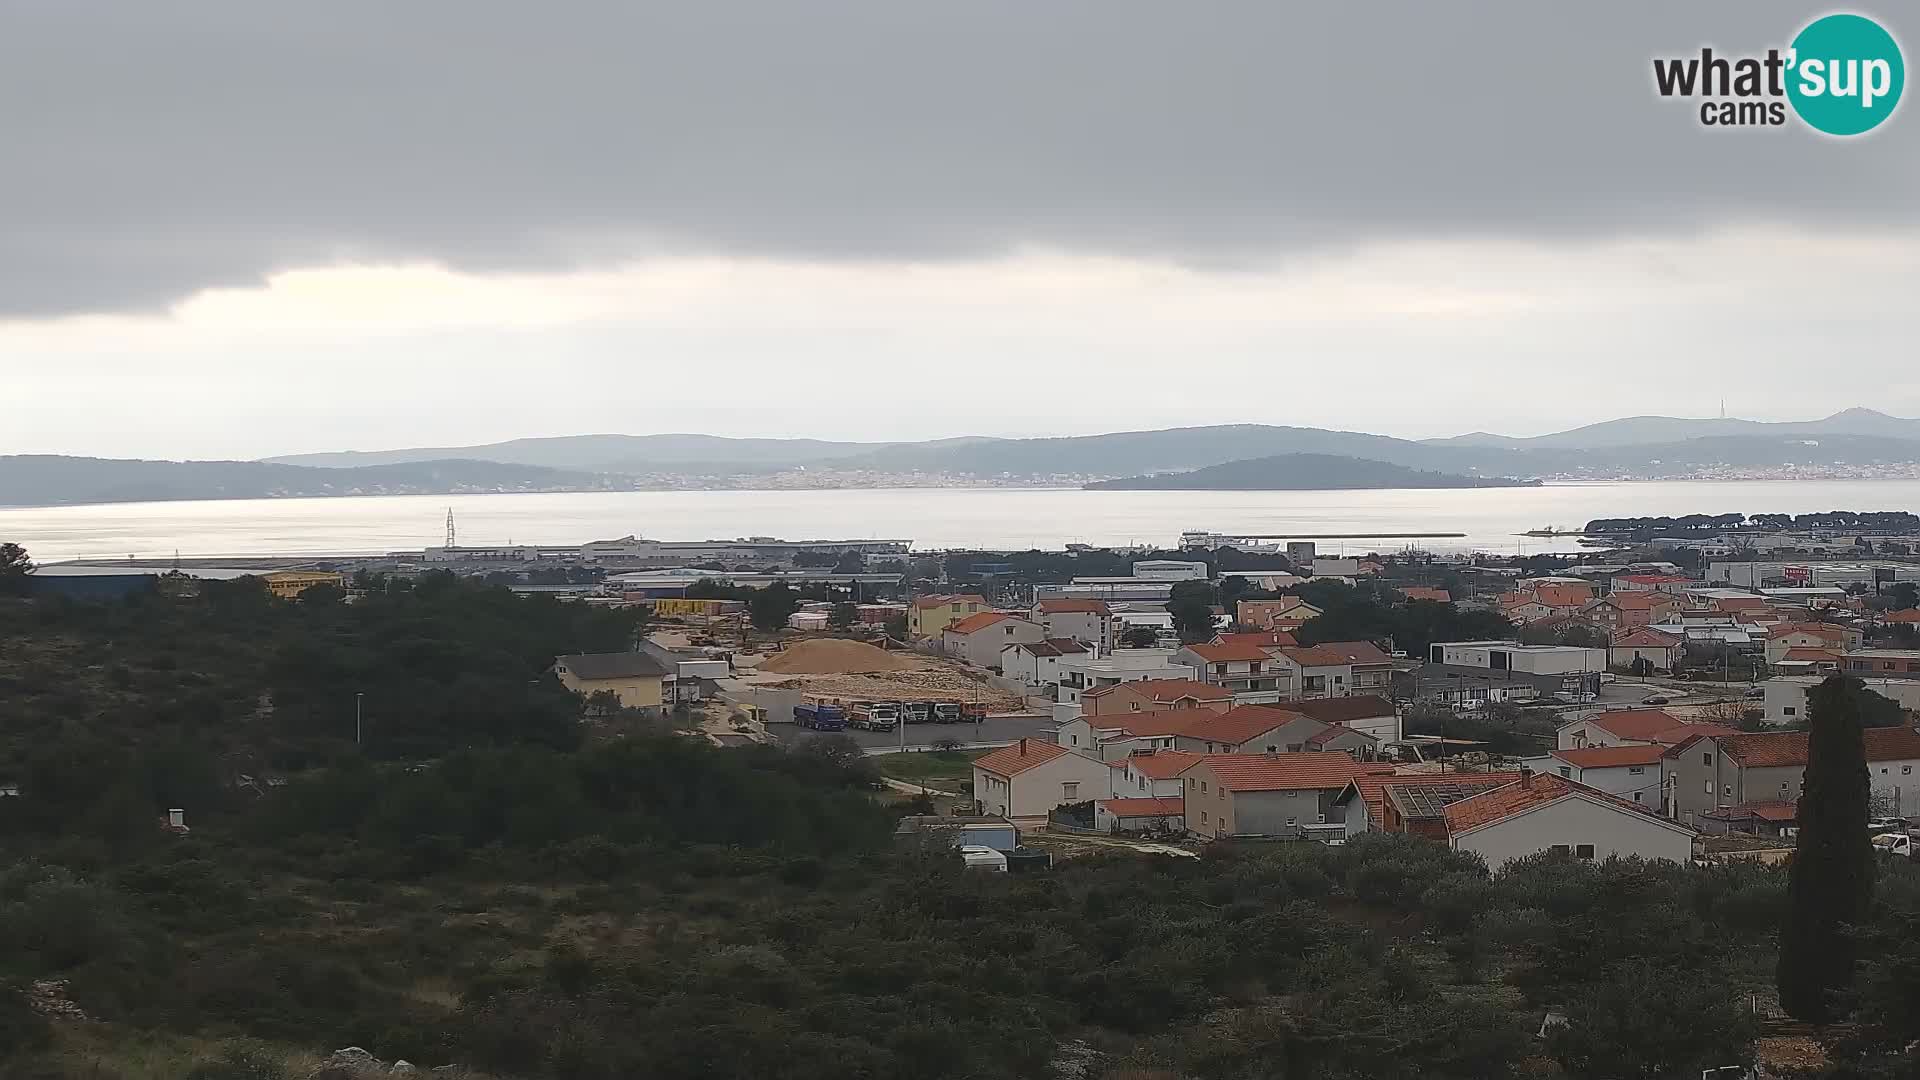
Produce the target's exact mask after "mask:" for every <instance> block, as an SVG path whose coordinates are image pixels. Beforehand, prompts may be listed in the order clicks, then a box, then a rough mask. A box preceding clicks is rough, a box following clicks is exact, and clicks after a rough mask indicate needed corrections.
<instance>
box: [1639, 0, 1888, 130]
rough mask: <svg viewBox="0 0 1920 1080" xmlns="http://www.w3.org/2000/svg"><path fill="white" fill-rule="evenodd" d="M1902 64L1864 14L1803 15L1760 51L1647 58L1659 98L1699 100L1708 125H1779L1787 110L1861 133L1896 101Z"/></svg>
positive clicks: (1811, 122)
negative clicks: (1778, 44)
mask: <svg viewBox="0 0 1920 1080" xmlns="http://www.w3.org/2000/svg"><path fill="white" fill-rule="evenodd" d="M1906 83H1907V66H1906V63H1905V62H1904V61H1903V60H1902V59H1901V56H1900V43H1899V42H1897V41H1895V40H1894V39H1893V35H1892V34H1889V33H1888V32H1887V31H1886V28H1885V27H1883V26H1881V25H1880V24H1879V23H1877V22H1874V21H1873V20H1872V19H1869V18H1867V17H1866V16H1864V15H1850V14H1841V15H1827V16H1823V17H1821V18H1818V19H1815V20H1814V21H1812V22H1810V23H1808V24H1807V25H1806V26H1805V27H1803V28H1802V29H1801V31H1800V32H1799V33H1798V34H1796V35H1794V38H1793V43H1792V44H1791V45H1789V46H1787V48H1785V49H1768V50H1767V52H1766V55H1765V56H1737V57H1730V56H1721V55H1718V54H1716V53H1715V52H1714V51H1713V49H1711V48H1703V49H1701V50H1700V55H1698V56H1679V57H1661V58H1656V59H1655V60H1654V62H1653V85H1654V89H1655V90H1657V91H1659V94H1660V96H1661V97H1663V98H1685V99H1688V100H1698V101H1699V102H1700V105H1699V110H1700V111H1699V117H1700V123H1701V124H1703V125H1705V126H1707V127H1777V126H1780V125H1783V124H1785V123H1786V122H1787V117H1788V116H1789V115H1790V114H1789V109H1791V115H1793V116H1798V117H1799V118H1800V121H1801V122H1802V123H1804V124H1806V125H1807V126H1808V127H1811V128H1813V129H1814V130H1815V131H1820V132H1824V133H1826V134H1828V135H1863V134H1865V133H1867V132H1869V131H1872V130H1873V129H1874V128H1876V127H1879V126H1880V125H1881V124H1882V123H1884V122H1885V121H1886V119H1887V118H1888V117H1889V116H1892V115H1893V110H1894V109H1895V108H1897V107H1899V104H1900V91H1901V90H1903V89H1904V88H1905V87H1906Z"/></svg>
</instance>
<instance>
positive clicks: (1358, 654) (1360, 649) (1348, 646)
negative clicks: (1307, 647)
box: [1314, 641, 1393, 665]
mask: <svg viewBox="0 0 1920 1080" xmlns="http://www.w3.org/2000/svg"><path fill="white" fill-rule="evenodd" d="M1314 649H1315V650H1317V651H1320V652H1334V653H1339V654H1340V655H1341V656H1344V657H1346V661H1345V662H1346V663H1349V664H1363V665H1364V664H1390V663H1392V662H1393V657H1391V656H1388V655H1387V654H1386V653H1383V652H1381V651H1380V646H1378V645H1375V644H1374V643H1373V642H1371V641H1323V642H1321V643H1320V644H1318V645H1315V646H1314Z"/></svg>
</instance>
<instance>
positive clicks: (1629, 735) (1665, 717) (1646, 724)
mask: <svg viewBox="0 0 1920 1080" xmlns="http://www.w3.org/2000/svg"><path fill="white" fill-rule="evenodd" d="M1586 721H1587V723H1589V724H1592V725H1593V726H1594V727H1597V728H1599V729H1600V730H1602V731H1605V732H1607V733H1608V734H1610V735H1612V736H1614V737H1615V738H1620V739H1637V740H1641V741H1647V740H1651V739H1652V738H1653V736H1655V735H1658V734H1659V733H1660V732H1662V731H1667V730H1669V729H1671V728H1676V727H1679V726H1681V725H1682V724H1685V723H1686V721H1685V720H1682V719H1680V718H1679V717H1677V716H1675V715H1673V714H1672V713H1670V712H1664V711H1662V710H1660V709H1615V710H1614V711H1612V712H1603V713H1595V714H1594V715H1592V716H1589V717H1587V718H1586Z"/></svg>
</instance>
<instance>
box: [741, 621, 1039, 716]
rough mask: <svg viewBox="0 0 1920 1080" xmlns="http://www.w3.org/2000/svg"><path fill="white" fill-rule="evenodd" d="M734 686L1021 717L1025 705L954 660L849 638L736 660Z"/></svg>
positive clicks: (814, 641)
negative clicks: (939, 704)
mask: <svg viewBox="0 0 1920 1080" xmlns="http://www.w3.org/2000/svg"><path fill="white" fill-rule="evenodd" d="M734 666H735V670H736V675H735V681H736V682H738V683H740V684H741V685H742V686H743V688H746V689H750V690H787V691H796V692H798V693H800V694H806V695H815V696H819V697H832V698H841V699H845V700H849V701H948V702H956V703H960V704H966V705H978V706H984V708H985V711H986V712H988V713H1010V712H1019V711H1021V710H1022V708H1023V707H1024V702H1023V701H1022V700H1021V699H1020V698H1019V696H1017V695H1015V694H1011V693H1008V692H1007V691H1005V690H1002V689H1000V688H998V687H996V686H994V685H992V684H991V683H990V682H988V681H987V679H986V677H985V676H984V675H982V674H981V673H979V672H976V671H973V670H970V669H968V668H966V667H964V666H962V665H960V664H958V663H955V662H953V661H951V660H946V659H943V658H940V657H935V656H929V655H926V654H923V653H918V652H912V651H907V650H896V651H889V650H886V649H881V648H878V647H877V646H874V645H869V644H867V643H866V642H864V641H854V640H852V639H848V638H810V639H807V640H803V641H796V642H792V643H790V644H788V645H787V646H786V647H785V648H784V649H781V650H780V651H778V652H774V653H769V654H766V655H760V656H754V655H738V656H735V657H734Z"/></svg>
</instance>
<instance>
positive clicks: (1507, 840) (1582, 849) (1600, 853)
mask: <svg viewBox="0 0 1920 1080" xmlns="http://www.w3.org/2000/svg"><path fill="white" fill-rule="evenodd" d="M1445 814H1446V823H1447V842H1448V844H1450V845H1451V846H1452V847H1453V849H1454V850H1456V851H1470V852H1473V853H1474V854H1476V855H1478V856H1480V857H1481V858H1482V859H1484V860H1486V864H1487V866H1488V867H1489V868H1490V869H1492V870H1495V871H1498V870H1499V869H1500V868H1501V867H1503V866H1505V865H1506V864H1507V863H1509V862H1511V861H1513V860H1515V859H1522V858H1525V857H1527V856H1529V855H1535V854H1538V853H1540V852H1543V851H1558V852H1563V853H1565V854H1568V855H1571V856H1573V857H1574V858H1576V859H1592V860H1601V859H1607V858H1612V857H1614V856H1619V857H1620V858H1630V857H1634V856H1638V857H1639V858H1642V859H1666V860H1668V861H1671V862H1677V863H1684V862H1687V861H1689V860H1690V859H1692V857H1693V838H1694V831H1693V830H1692V829H1689V828H1687V827H1686V826H1685V825H1682V824H1680V823H1679V822H1676V821H1672V820H1669V819H1667V818H1664V817H1661V816H1659V815H1658V814H1655V813H1652V812H1650V811H1645V810H1640V809H1637V808H1636V807H1635V806H1634V804H1631V803H1626V802H1622V801H1621V800H1619V799H1617V798H1615V797H1613V796H1611V795H1607V794H1605V793H1604V792H1600V791H1595V790H1594V789H1593V788H1590V787H1587V786H1585V785H1583V784H1579V783H1575V782H1574V781H1572V780H1569V779H1566V778H1565V777H1561V776H1558V775H1553V774H1548V775H1544V776H1541V775H1536V774H1533V773H1528V774H1526V775H1523V776H1522V777H1521V778H1520V779H1519V780H1516V781H1514V782H1513V783H1511V784H1508V785H1506V786H1504V787H1497V788H1493V789H1491V790H1489V791H1484V792H1481V793H1480V794H1478V795H1474V796H1471V797H1469V798H1465V799H1462V800H1460V801H1459V802H1456V803H1453V804H1451V805H1449V806H1448V807H1447V808H1446V811H1445Z"/></svg>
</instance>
